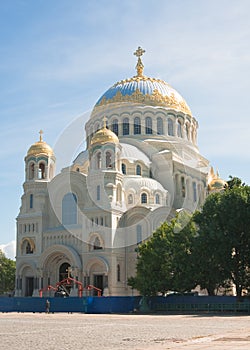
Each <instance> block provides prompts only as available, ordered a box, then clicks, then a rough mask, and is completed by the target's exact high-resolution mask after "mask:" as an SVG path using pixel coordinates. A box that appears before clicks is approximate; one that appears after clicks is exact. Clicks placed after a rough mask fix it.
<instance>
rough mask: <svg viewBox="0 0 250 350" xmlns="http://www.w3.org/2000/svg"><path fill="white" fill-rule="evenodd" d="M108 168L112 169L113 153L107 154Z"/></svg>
mask: <svg viewBox="0 0 250 350" xmlns="http://www.w3.org/2000/svg"><path fill="white" fill-rule="evenodd" d="M106 168H112V160H111V153H110V152H109V151H108V152H106Z"/></svg>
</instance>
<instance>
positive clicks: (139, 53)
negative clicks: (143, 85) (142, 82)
mask: <svg viewBox="0 0 250 350" xmlns="http://www.w3.org/2000/svg"><path fill="white" fill-rule="evenodd" d="M145 52H146V51H145V50H143V49H142V48H141V47H140V46H138V49H137V50H136V51H135V52H134V55H135V56H136V57H138V61H137V65H136V69H137V76H138V77H142V76H143V68H144V65H143V63H142V61H141V56H142V55H143V54H144V53H145Z"/></svg>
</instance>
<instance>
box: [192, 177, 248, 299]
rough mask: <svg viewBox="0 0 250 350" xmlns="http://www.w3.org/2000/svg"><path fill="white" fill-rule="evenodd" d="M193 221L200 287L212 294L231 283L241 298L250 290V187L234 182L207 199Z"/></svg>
mask: <svg viewBox="0 0 250 350" xmlns="http://www.w3.org/2000/svg"><path fill="white" fill-rule="evenodd" d="M194 219H195V221H196V223H197V224H198V227H199V229H198V233H199V235H198V240H197V247H196V258H197V259H199V262H200V266H201V271H200V281H199V282H200V284H201V285H202V286H203V287H205V288H207V289H208V290H210V292H211V291H212V289H213V288H216V287H218V286H224V287H225V286H226V284H227V282H231V281H232V282H233V283H234V284H235V287H236V293H237V295H238V296H241V294H242V290H243V289H246V290H247V289H249V287H250V283H249V282H250V270H249V267H250V254H249V248H250V187H249V186H246V185H244V184H242V182H241V180H240V179H238V178H232V179H231V181H230V184H229V186H228V189H226V190H225V191H223V192H220V193H215V194H211V195H210V196H208V198H207V200H206V202H205V204H204V206H203V209H202V211H201V212H200V213H196V214H195V216H194ZM199 251H200V255H199V254H198V252H199ZM198 256H200V258H198ZM209 284H210V285H209Z"/></svg>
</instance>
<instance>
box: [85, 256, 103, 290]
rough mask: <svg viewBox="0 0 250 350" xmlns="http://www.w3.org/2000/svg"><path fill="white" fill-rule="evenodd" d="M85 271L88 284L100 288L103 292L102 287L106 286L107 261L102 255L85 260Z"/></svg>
mask: <svg viewBox="0 0 250 350" xmlns="http://www.w3.org/2000/svg"><path fill="white" fill-rule="evenodd" d="M85 271H86V275H87V277H88V280H89V284H90V285H93V286H94V287H96V288H98V289H101V291H102V293H101V294H103V291H104V289H107V288H108V273H109V265H108V262H107V261H106V260H105V259H104V258H102V257H95V258H92V259H90V260H89V261H88V262H87V264H86V267H85Z"/></svg>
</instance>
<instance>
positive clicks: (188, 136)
mask: <svg viewBox="0 0 250 350" xmlns="http://www.w3.org/2000/svg"><path fill="white" fill-rule="evenodd" d="M189 130H190V128H189V125H188V124H186V135H187V139H188V140H189V139H190V133H189Z"/></svg>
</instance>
